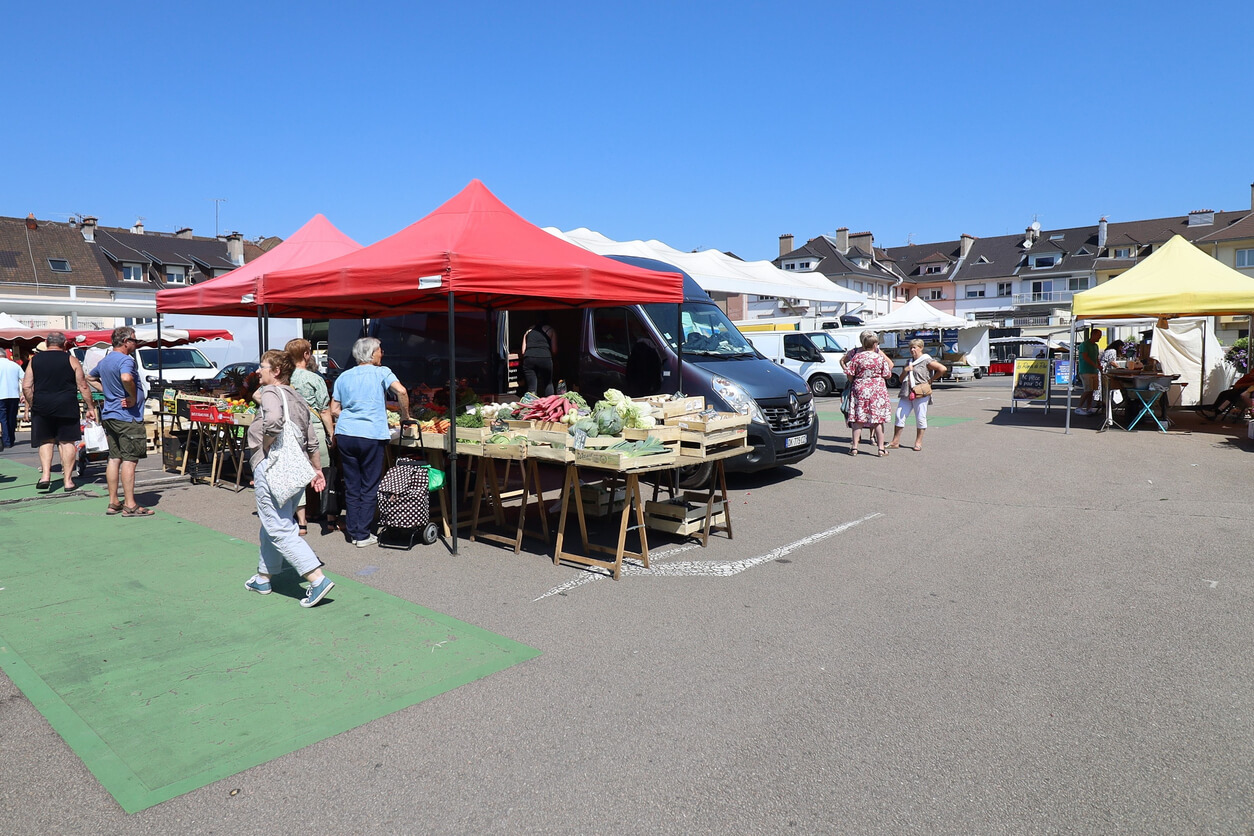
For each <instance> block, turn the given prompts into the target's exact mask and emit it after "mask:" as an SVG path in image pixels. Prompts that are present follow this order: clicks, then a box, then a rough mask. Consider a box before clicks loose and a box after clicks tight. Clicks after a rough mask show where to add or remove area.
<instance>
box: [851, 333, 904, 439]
mask: <svg viewBox="0 0 1254 836" xmlns="http://www.w3.org/2000/svg"><path fill="white" fill-rule="evenodd" d="M860 340H861V343H862V348H861V349H854V350H853V351H850V352H849V353H848V354H846V355H845V356H844V357H843V358H841V361H840V365H841V366H842V367H843V368H844V370H845V374H846V375H847V376H848V377H849V380H850V381H852V382H851V383H850V384H849V385H850V386H851V387H852V391H851V393H850V398H849V413H848V414H847V415H846V416H845V417H846V419H847V423H848V425H849V427H850V428H851V429H852V431H853V434H852V437H851V439H850V442H849V455H851V456H856V455H858V443H859V442H860V441H861V440H862V430H864V429H869V430H870V431H871V438H872V439H873V440H874V441H875V446H876V448H877V449H878V450H879V454H880V455H881V456H887V455H888V451H887V450H886V449H884V424H886V423H887V422H888V419H889V417H890V416H891V415H892V404H891V402H890V401H889V399H888V387H887V386H886V385H885V384H884V381H885V379H887V378H889V377H891V376H892V373H893V361H892V358H890V357H889V356H888V355H887V354H885V353H884V351H883V350H882V349H881V348H880V338H879V335H878V334H876V333H875V332H874V331H863V332H862V334H861V335H860Z"/></svg>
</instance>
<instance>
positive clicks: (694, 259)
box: [544, 226, 867, 305]
mask: <svg viewBox="0 0 1254 836" xmlns="http://www.w3.org/2000/svg"><path fill="white" fill-rule="evenodd" d="M544 231H545V232H548V233H550V234H552V235H555V236H557V237H558V238H561V239H563V240H565V241H568V242H570V243H572V244H574V245H576V246H578V247H583V248H584V249H585V250H590V251H592V252H594V253H597V254H598V255H634V256H639V257H641V258H654V259H657V260H658V261H664V262H666V263H667V264H673V265H674V266H676V267H678V268H679V269H681V270H683V271H684V272H685V273H687V274H688V275H689V276H692V278H693V280H694V281H696V283H697V284H699V285H700V286H701V289H702V290H704V291H706V292H707V293H746V294H752V295H755V296H772V297H776V298H781V299H803V300H805V301H808V302H836V303H842V304H848V305H863V304H865V303H866V301H867V297H866V295H865V294H862V293H857V292H856V291H853V290H849V289H848V288H844V287H841V286H840V285H837V284H834V283H833V282H832V281H831V280H830V279H828V278H827V277H826V276H824V275H823V274H822V273H807V272H800V273H794V272H791V271H785V270H781V269H779V268H778V267H776V266H775V265H774V264H772V263H771V262H769V261H741V260H740V259H738V258H732V257H731V256H729V255H727V254H726V253H721V252H719V251H718V250H702V251H701V252H696V253H686V252H683V251H682V250H677V249H675V248H674V247H670V246H667V245H666V244H663V243H662V242H661V241H657V240H649V241H615V240H613V239H612V238H607V237H606V236H604V235H602V234H601V233H599V232H595V231H593V230H591V229H587V228H586V227H580V228H578V229H572V230H570V231H569V232H562V231H561V230H559V229H557V228H556V227H551V226H548V227H545V228H544Z"/></svg>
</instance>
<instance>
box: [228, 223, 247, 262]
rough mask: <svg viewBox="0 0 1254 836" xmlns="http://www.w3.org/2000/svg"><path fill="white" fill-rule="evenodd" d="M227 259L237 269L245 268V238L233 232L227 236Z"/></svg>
mask: <svg viewBox="0 0 1254 836" xmlns="http://www.w3.org/2000/svg"><path fill="white" fill-rule="evenodd" d="M226 257H227V258H228V259H230V260H231V263H232V264H234V265H235V266H236V267H243V266H244V236H243V235H241V234H239V233H238V232H232V233H231V234H230V235H228V236H226Z"/></svg>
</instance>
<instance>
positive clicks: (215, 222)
mask: <svg viewBox="0 0 1254 836" xmlns="http://www.w3.org/2000/svg"><path fill="white" fill-rule="evenodd" d="M209 199H210V200H212V201H213V237H214V238H217V237H218V234H219V232H218V207H219V206H221V205H222V204H223V203H226V198H225V197H211V198H209Z"/></svg>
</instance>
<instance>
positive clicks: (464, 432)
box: [453, 426, 492, 442]
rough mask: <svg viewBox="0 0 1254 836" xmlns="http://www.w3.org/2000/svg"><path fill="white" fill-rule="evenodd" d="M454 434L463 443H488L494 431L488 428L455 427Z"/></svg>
mask: <svg viewBox="0 0 1254 836" xmlns="http://www.w3.org/2000/svg"><path fill="white" fill-rule="evenodd" d="M453 434H454V435H455V436H456V437H457V440H458V441H459V442H461V441H486V440H487V439H488V437H489V436H490V435H492V430H490V429H489V428H487V427H458V426H454V427H453Z"/></svg>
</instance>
